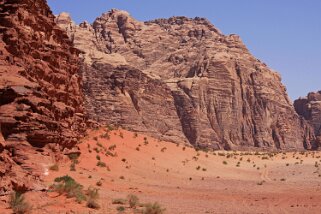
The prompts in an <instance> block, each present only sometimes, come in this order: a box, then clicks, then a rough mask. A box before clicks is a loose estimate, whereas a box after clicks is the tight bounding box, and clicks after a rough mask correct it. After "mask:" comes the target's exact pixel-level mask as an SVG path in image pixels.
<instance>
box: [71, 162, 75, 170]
mask: <svg viewBox="0 0 321 214" xmlns="http://www.w3.org/2000/svg"><path fill="white" fill-rule="evenodd" d="M70 171H76V164H75V163H74V162H72V163H71V164H70Z"/></svg>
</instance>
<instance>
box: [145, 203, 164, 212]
mask: <svg viewBox="0 0 321 214" xmlns="http://www.w3.org/2000/svg"><path fill="white" fill-rule="evenodd" d="M164 212H165V209H164V208H162V207H161V206H160V205H159V204H158V203H157V202H155V203H152V204H151V203H148V204H146V205H145V209H144V211H143V213H144V214H163V213H164Z"/></svg>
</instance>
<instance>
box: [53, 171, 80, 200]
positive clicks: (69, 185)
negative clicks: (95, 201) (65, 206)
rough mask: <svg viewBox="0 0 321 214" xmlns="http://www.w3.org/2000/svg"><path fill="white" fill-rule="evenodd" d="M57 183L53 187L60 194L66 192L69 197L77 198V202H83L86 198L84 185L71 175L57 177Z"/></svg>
mask: <svg viewBox="0 0 321 214" xmlns="http://www.w3.org/2000/svg"><path fill="white" fill-rule="evenodd" d="M54 181H55V184H53V185H52V186H51V188H52V189H53V190H54V191H55V192H58V193H59V194H65V195H66V196H67V198H76V201H77V202H79V203H80V202H81V201H83V200H85V199H86V197H85V195H84V194H83V186H82V185H80V184H79V183H77V182H76V181H75V180H74V179H73V178H72V177H70V176H69V175H65V176H62V177H58V178H55V180H54Z"/></svg>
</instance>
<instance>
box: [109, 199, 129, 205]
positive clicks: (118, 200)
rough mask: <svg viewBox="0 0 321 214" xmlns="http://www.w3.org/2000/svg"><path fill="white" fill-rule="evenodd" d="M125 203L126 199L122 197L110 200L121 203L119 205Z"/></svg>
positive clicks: (113, 202)
mask: <svg viewBox="0 0 321 214" xmlns="http://www.w3.org/2000/svg"><path fill="white" fill-rule="evenodd" d="M126 203H127V200H126V199H122V198H117V199H114V200H113V201H112V204H121V205H124V204H126Z"/></svg>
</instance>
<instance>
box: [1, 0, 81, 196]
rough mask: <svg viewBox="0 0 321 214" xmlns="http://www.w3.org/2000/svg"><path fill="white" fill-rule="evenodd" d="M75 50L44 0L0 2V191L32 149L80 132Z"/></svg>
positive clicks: (68, 141) (69, 142) (69, 141)
mask: <svg viewBox="0 0 321 214" xmlns="http://www.w3.org/2000/svg"><path fill="white" fill-rule="evenodd" d="M78 54H79V53H78V51H77V50H76V49H75V48H73V45H72V44H71V42H70V41H69V39H68V36H67V34H66V33H65V32H64V31H63V30H61V29H60V28H59V27H57V26H56V24H55V23H54V16H53V14H52V12H51V10H50V9H49V7H48V5H47V3H46V1H45V0H0V130H1V134H0V141H1V142H2V143H1V144H0V152H1V153H0V156H1V157H0V161H1V162H9V163H8V165H6V167H4V166H5V165H4V164H1V163H0V165H3V167H1V168H0V177H1V182H0V191H4V189H6V188H8V189H9V188H10V186H11V187H12V186H15V185H14V184H13V183H17V182H13V181H12V180H11V181H10V180H5V179H4V178H3V176H5V175H6V174H8V172H9V171H12V169H11V168H12V167H13V168H19V167H18V166H24V164H26V162H28V161H27V160H28V159H30V156H29V153H30V154H31V153H32V151H33V150H35V149H36V148H38V149H39V148H43V147H45V146H46V145H48V144H59V145H60V146H61V147H68V148H71V147H73V146H74V145H75V144H76V143H77V141H78V138H79V137H80V136H81V134H82V133H83V132H84V127H85V126H84V123H83V121H84V119H83V98H82V91H81V79H80V76H79V74H78V72H79V58H78ZM2 137H3V138H4V139H2ZM13 151H14V152H13ZM17 157H19V158H17ZM25 169H28V167H26V166H25V167H20V168H19V169H16V170H13V172H12V173H15V172H18V171H22V172H26V173H27V174H28V173H29V174H30V176H32V175H31V174H32V172H30V171H32V170H31V169H29V171H28V170H25ZM27 171H28V172H27ZM13 177H15V176H14V175H13ZM18 177H19V176H18ZM22 177H23V174H22ZM23 185H24V184H23Z"/></svg>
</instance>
